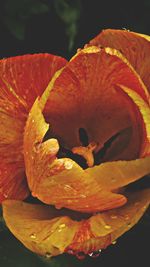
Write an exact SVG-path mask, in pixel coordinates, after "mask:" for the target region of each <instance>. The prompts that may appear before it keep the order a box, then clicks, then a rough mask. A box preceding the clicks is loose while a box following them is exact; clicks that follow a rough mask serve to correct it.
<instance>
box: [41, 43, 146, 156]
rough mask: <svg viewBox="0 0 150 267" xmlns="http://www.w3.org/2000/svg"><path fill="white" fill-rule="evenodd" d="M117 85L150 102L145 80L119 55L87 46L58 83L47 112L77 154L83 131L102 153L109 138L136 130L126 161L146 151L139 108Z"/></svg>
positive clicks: (54, 130)
mask: <svg viewBox="0 0 150 267" xmlns="http://www.w3.org/2000/svg"><path fill="white" fill-rule="evenodd" d="M118 84H121V85H124V86H127V87H129V88H131V89H132V90H134V91H136V92H137V93H139V94H140V95H142V96H144V97H143V98H145V102H148V101H149V95H148V92H147V89H146V88H145V86H144V84H143V82H142V81H141V79H140V77H139V76H138V75H137V73H136V72H135V71H134V69H133V68H132V67H131V65H130V64H129V62H128V61H127V60H126V59H125V58H124V57H123V56H122V55H121V53H119V52H118V51H116V50H115V49H110V48H109V49H108V48H107V49H100V48H98V47H88V48H86V49H83V50H81V51H80V52H79V53H77V55H76V56H75V57H73V59H72V60H71V61H70V62H69V63H68V64H67V65H66V66H65V67H64V69H63V71H62V73H61V75H60V76H59V77H58V78H57V79H56V81H55V83H54V86H53V89H52V90H51V93H50V96H49V99H48V101H47V104H46V108H45V111H44V113H45V116H46V121H48V122H49V123H50V125H52V133H53V135H54V136H56V137H57V138H59V139H60V141H61V143H62V144H63V145H64V146H65V147H67V148H70V149H72V148H73V147H77V146H80V145H81V143H80V139H79V129H80V128H84V129H85V131H86V132H87V135H88V137H89V143H91V142H96V143H97V145H98V146H97V150H98V149H100V148H102V147H103V145H104V143H105V142H106V141H107V140H108V139H109V138H111V137H112V136H114V135H115V134H117V133H118V132H120V133H121V132H122V131H124V130H126V129H128V128H131V132H128V136H127V138H129V142H128V146H127V147H126V150H127V153H126V155H125V158H124V159H133V158H136V157H137V156H138V154H139V150H140V146H141V134H142V133H141V127H139V120H140V119H139V118H137V115H135V114H136V108H137V107H136V105H134V106H133V104H132V103H131V100H130V99H129V98H127V97H125V96H124V95H123V94H122V93H121V92H119V91H118V90H117V88H116V85H118ZM58 107H59V108H58ZM122 107H123V108H122ZM118 111H119V112H118ZM95 114H96V116H95ZM140 123H141V122H140ZM133 140H134V142H133ZM120 153H121V151H120ZM120 153H119V154H120ZM119 154H118V155H117V158H116V159H119V158H120V155H119ZM114 156H115V155H114Z"/></svg>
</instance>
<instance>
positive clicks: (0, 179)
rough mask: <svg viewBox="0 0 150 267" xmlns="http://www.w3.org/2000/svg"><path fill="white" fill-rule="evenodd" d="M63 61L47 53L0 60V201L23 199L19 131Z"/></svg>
mask: <svg viewBox="0 0 150 267" xmlns="http://www.w3.org/2000/svg"><path fill="white" fill-rule="evenodd" d="M65 63H66V61H65V60H64V59H62V58H60V57H56V56H53V55H48V54H37V55H26V56H18V57H14V58H8V59H3V60H0V125H1V127H0V202H1V201H2V200H3V199H5V198H18V199H24V198H25V197H26V196H27V195H28V193H29V192H28V188H27V185H26V181H25V179H24V176H25V175H24V162H23V161H24V159H23V153H22V143H23V140H22V139H23V130H24V126H25V121H26V117H27V114H28V111H29V109H30V107H31V106H32V104H33V102H34V101H35V98H36V97H37V95H41V94H42V92H43V91H44V89H45V88H46V86H47V84H48V83H49V81H50V79H51V77H52V76H53V74H54V73H55V71H56V70H58V69H59V68H61V67H62V66H64V64H65Z"/></svg>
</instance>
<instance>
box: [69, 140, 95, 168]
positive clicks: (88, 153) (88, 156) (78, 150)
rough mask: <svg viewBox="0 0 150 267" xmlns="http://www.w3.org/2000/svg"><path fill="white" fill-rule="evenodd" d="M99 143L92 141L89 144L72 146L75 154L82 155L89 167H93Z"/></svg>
mask: <svg viewBox="0 0 150 267" xmlns="http://www.w3.org/2000/svg"><path fill="white" fill-rule="evenodd" d="M96 147H97V144H96V143H95V142H92V143H90V144H89V145H88V146H86V147H84V146H79V147H74V148H72V152H73V153H74V154H77V155H80V156H82V157H83V158H84V159H85V160H86V163H87V165H88V167H93V165H94V155H93V152H94V150H95V149H96Z"/></svg>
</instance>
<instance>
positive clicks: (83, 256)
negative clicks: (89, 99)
mask: <svg viewBox="0 0 150 267" xmlns="http://www.w3.org/2000/svg"><path fill="white" fill-rule="evenodd" d="M85 256H86V255H85V253H84V252H83V251H80V252H77V253H76V257H77V259H79V260H84V259H85Z"/></svg>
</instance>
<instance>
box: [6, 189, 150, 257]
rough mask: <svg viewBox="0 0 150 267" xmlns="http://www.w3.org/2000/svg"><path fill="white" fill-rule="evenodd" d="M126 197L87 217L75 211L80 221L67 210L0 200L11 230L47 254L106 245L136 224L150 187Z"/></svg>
mask: <svg viewBox="0 0 150 267" xmlns="http://www.w3.org/2000/svg"><path fill="white" fill-rule="evenodd" d="M127 197H128V203H127V204H126V205H124V207H121V208H117V209H114V210H111V211H106V212H103V213H99V214H96V215H93V216H91V217H90V218H89V219H84V218H82V217H81V215H79V214H77V218H78V220H79V221H77V220H76V219H75V216H74V215H73V214H71V213H70V212H68V211H66V210H60V211H58V210H55V209H54V208H53V207H49V206H42V205H35V204H28V203H23V202H21V201H10V200H6V201H4V202H3V215H4V219H5V221H6V224H7V226H8V228H9V229H10V231H11V232H12V233H13V234H14V235H15V236H16V237H17V238H18V239H19V240H20V241H21V242H22V243H23V244H24V245H25V246H26V247H27V248H29V249H30V250H32V251H33V252H36V253H38V254H40V255H47V256H48V255H49V257H50V256H55V255H58V254H61V253H63V252H65V251H66V252H68V253H70V251H72V253H73V254H76V253H78V252H84V253H85V254H88V253H91V252H92V251H97V250H99V249H104V248H106V247H107V246H108V245H110V244H111V243H112V242H113V241H114V240H116V239H117V238H118V237H119V236H120V235H122V234H123V233H124V232H126V231H128V230H129V229H130V228H131V227H132V226H133V225H134V224H135V223H137V221H138V220H139V219H140V217H141V216H142V215H143V213H144V212H145V210H146V208H147V207H148V205H149V203H150V190H149V189H146V190H143V191H142V190H141V191H140V192H134V194H133V192H132V193H128V196H127ZM71 217H72V219H71ZM81 218H82V219H81ZM80 220H81V221H80Z"/></svg>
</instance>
